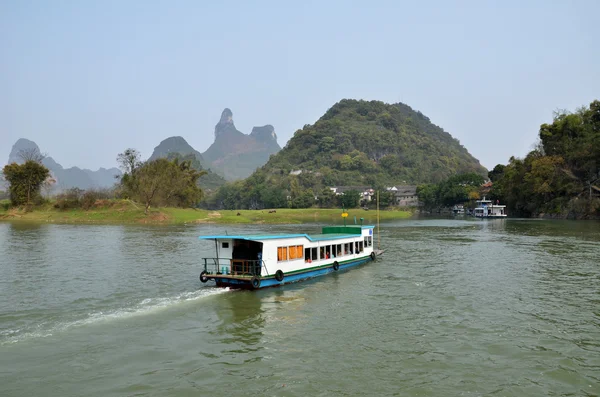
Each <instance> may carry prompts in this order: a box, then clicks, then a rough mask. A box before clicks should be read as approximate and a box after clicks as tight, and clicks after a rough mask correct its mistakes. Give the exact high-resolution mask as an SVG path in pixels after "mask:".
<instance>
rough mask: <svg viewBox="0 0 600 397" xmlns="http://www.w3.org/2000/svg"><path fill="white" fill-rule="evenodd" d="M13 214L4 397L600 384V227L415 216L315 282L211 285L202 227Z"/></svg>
mask: <svg viewBox="0 0 600 397" xmlns="http://www.w3.org/2000/svg"><path fill="white" fill-rule="evenodd" d="M318 230H319V227H318V225H304V226H295V225H294V226H292V225H287V226H266V225H252V226H222V225H194V226H106V225H91V226H90V225H54V224H29V223H0V275H1V277H0V396H2V397H12V396H61V397H65V396H103V397H105V396H191V395H194V396H197V395H207V396H232V395H244V396H329V395H338V396H363V395H364V396H379V395H381V396H383V395H400V396H463V395H465V396H592V395H596V396H597V395H599V394H600V223H598V222H575V221H542V220H518V219H506V220H491V221H485V220H483V221H482V220H473V219H465V220H452V219H410V220H405V221H397V222H394V223H387V224H384V225H382V227H381V247H382V248H383V249H385V250H386V252H385V254H384V257H383V258H382V259H380V260H378V261H376V262H374V263H369V264H366V265H362V266H360V267H358V268H354V269H351V270H349V271H346V272H340V273H336V274H332V275H328V276H325V277H321V278H318V279H314V280H311V281H307V282H303V283H299V284H294V285H288V286H284V287H281V288H272V289H266V290H260V291H229V290H226V289H217V288H215V287H211V286H210V285H204V284H201V283H200V282H199V281H198V274H199V272H200V270H201V269H200V266H199V263H200V260H199V258H201V257H204V256H213V253H212V247H213V245H212V244H211V243H210V242H204V241H199V240H198V239H197V236H199V235H201V234H223V233H225V232H228V233H229V234H234V233H235V234H238V233H257V232H258V233H273V232H280V231H281V232H294V233H298V232H309V233H311V232H318Z"/></svg>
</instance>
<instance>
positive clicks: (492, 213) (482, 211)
mask: <svg viewBox="0 0 600 397" xmlns="http://www.w3.org/2000/svg"><path fill="white" fill-rule="evenodd" d="M473 216H475V217H476V218H506V216H507V215H506V206H505V205H500V203H499V201H496V204H494V202H493V201H492V200H486V199H485V197H483V200H477V207H475V209H474V210H473Z"/></svg>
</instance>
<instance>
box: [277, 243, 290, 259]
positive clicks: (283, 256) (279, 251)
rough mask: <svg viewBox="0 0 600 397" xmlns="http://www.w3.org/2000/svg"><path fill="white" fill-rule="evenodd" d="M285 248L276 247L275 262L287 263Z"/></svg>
mask: <svg viewBox="0 0 600 397" xmlns="http://www.w3.org/2000/svg"><path fill="white" fill-rule="evenodd" d="M287 254H288V252H287V247H277V262H282V261H287V259H288V255H287Z"/></svg>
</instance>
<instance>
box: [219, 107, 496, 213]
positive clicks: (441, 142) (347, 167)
mask: <svg viewBox="0 0 600 397" xmlns="http://www.w3.org/2000/svg"><path fill="white" fill-rule="evenodd" d="M468 172H475V173H477V174H480V175H482V176H486V175H487V170H486V169H485V168H484V167H482V166H481V164H479V161H478V160H477V159H475V158H474V157H473V156H471V155H470V154H469V152H468V151H467V149H465V148H464V147H463V146H462V145H461V144H460V143H459V142H458V140H456V139H454V138H453V137H452V136H451V135H450V134H449V133H447V132H445V131H444V130H443V129H442V128H440V127H438V126H436V125H434V124H432V123H431V121H430V120H429V119H428V118H427V117H426V116H424V115H423V114H422V113H420V112H417V111H414V110H413V109H411V108H410V107H409V106H407V105H405V104H402V103H397V104H392V105H390V104H386V103H383V102H380V101H362V100H360V101H357V100H351V99H344V100H342V101H340V102H338V103H336V104H335V105H334V106H333V107H332V108H331V109H329V110H328V111H327V112H326V113H325V114H324V115H323V117H321V118H320V119H319V120H318V121H317V122H316V123H314V124H312V125H305V126H304V128H302V129H301V130H298V131H296V133H295V134H294V136H293V137H292V138H291V139H290V141H289V142H288V143H287V145H286V146H285V147H284V148H283V149H282V150H281V151H279V152H278V153H277V154H274V155H272V156H271V158H270V159H269V161H268V162H267V163H266V164H265V165H264V166H263V167H262V168H260V169H258V170H257V171H256V172H254V173H253V174H252V175H251V176H250V177H249V178H248V179H246V180H245V181H241V182H238V183H236V184H232V185H226V186H224V187H223V188H222V189H221V190H220V191H219V192H218V194H217V197H215V198H214V202H212V203H210V204H211V205H215V206H217V207H219V206H221V207H226V208H229V207H231V208H244V207H246V208H261V207H276V206H278V205H281V204H282V202H283V205H285V204H286V200H287V197H288V196H290V197H292V200H296V198H297V197H299V196H302V197H305V198H306V201H307V204H309V202H313V201H314V196H321V195H324V194H327V193H326V190H328V189H326V188H327V187H328V186H336V185H344V186H373V187H382V186H390V185H398V184H404V185H405V184H414V185H416V184H421V183H436V182H440V181H443V180H445V179H447V178H448V177H449V176H452V175H455V174H459V173H468ZM311 197H313V198H312V199H311ZM311 200H312V201H311Z"/></svg>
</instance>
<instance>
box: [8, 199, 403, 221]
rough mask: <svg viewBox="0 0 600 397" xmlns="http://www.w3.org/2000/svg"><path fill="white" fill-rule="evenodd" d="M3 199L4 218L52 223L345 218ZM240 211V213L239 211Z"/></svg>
mask: <svg viewBox="0 0 600 397" xmlns="http://www.w3.org/2000/svg"><path fill="white" fill-rule="evenodd" d="M1 204H2V203H0V220H11V221H30V222H51V223H105V224H132V223H142V224H144V223H147V224H186V223H223V224H244V223H247V224H261V223H264V224H290V223H335V224H341V223H342V222H343V220H342V217H341V213H342V211H341V209H319V208H307V209H277V210H275V212H269V211H271V210H267V209H265V210H239V211H238V210H234V211H229V210H223V211H207V210H198V209H193V208H156V209H151V210H150V212H149V214H148V215H145V214H144V209H143V207H142V206H140V205H137V204H135V203H133V202H131V201H128V200H105V201H103V202H102V203H100V205H97V206H96V207H95V208H93V209H90V210H87V211H86V210H82V209H73V210H63V211H61V210H58V209H55V208H54V207H53V205H51V204H45V205H42V206H38V207H34V208H33V209H32V210H29V211H26V210H25V209H15V208H7V206H3V205H1ZM347 212H348V218H347V220H346V221H347V223H348V224H354V217H355V216H356V219H357V222H358V223H360V218H361V217H362V218H364V223H365V224H375V223H376V222H377V213H376V211H365V210H362V209H350V210H348V211H347ZM238 214H239V215H238ZM411 215H412V213H411V212H410V211H399V210H386V211H381V212H380V219H381V221H383V222H384V221H389V220H393V219H402V218H408V217H410V216H411Z"/></svg>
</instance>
